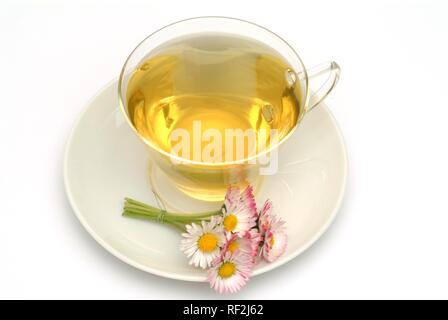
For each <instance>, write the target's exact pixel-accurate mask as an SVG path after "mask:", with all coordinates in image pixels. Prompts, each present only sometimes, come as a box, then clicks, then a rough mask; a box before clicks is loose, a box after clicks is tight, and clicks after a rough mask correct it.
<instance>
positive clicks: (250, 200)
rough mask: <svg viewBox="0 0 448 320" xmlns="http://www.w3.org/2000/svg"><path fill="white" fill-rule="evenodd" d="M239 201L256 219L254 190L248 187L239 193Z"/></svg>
mask: <svg viewBox="0 0 448 320" xmlns="http://www.w3.org/2000/svg"><path fill="white" fill-rule="evenodd" d="M241 201H242V203H243V205H244V206H246V207H247V208H248V209H249V211H250V212H251V215H252V217H253V218H254V219H255V220H256V219H258V212H257V204H256V203H255V196H254V188H253V187H252V186H251V185H249V186H247V188H246V189H244V191H243V192H242V193H241Z"/></svg>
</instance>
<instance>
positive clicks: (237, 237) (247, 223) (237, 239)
mask: <svg viewBox="0 0 448 320" xmlns="http://www.w3.org/2000/svg"><path fill="white" fill-rule="evenodd" d="M123 216H126V217H133V218H141V219H145V220H152V221H157V222H159V223H165V224H168V225H171V226H172V227H174V228H176V229H178V230H179V231H181V232H182V240H181V242H180V250H181V251H182V252H184V253H185V255H186V256H187V257H188V259H189V264H190V265H193V266H195V267H198V268H202V269H206V270H207V273H208V277H207V278H208V281H209V283H210V286H211V287H212V288H213V289H215V290H216V291H218V292H220V293H235V292H237V291H239V290H240V289H241V288H242V287H243V286H244V285H245V284H246V283H247V281H248V280H249V278H250V276H251V274H252V270H253V269H254V267H255V265H256V264H257V263H259V262H260V261H262V260H265V261H266V262H273V261H275V260H276V259H277V258H278V257H280V256H281V255H282V254H283V252H284V251H285V249H286V245H287V234H286V228H285V222H284V221H283V220H282V219H281V218H279V217H278V216H276V215H275V214H274V212H273V205H272V202H271V201H270V200H266V202H265V203H264V205H263V207H262V208H261V210H258V209H257V206H256V203H255V197H254V193H253V188H252V186H248V187H247V188H246V189H244V190H242V191H241V190H240V189H239V188H237V187H229V188H228V190H227V193H226V196H225V199H224V203H223V205H222V207H221V208H220V209H219V210H216V211H211V212H202V213H191V214H180V213H171V212H167V211H166V210H163V209H160V208H156V207H153V206H150V205H147V204H144V203H142V202H139V201H136V200H133V199H130V198H126V199H125V204H124V208H123Z"/></svg>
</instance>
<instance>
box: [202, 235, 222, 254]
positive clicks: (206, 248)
mask: <svg viewBox="0 0 448 320" xmlns="http://www.w3.org/2000/svg"><path fill="white" fill-rule="evenodd" d="M217 246H218V238H216V236H215V235H214V234H211V233H204V234H203V235H202V236H201V237H200V238H199V240H198V247H199V250H201V251H203V252H211V251H213V250H215V249H216V247H217Z"/></svg>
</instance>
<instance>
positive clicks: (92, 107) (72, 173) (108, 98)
mask: <svg viewBox="0 0 448 320" xmlns="http://www.w3.org/2000/svg"><path fill="white" fill-rule="evenodd" d="M146 148H147V147H146V146H145V145H144V144H143V142H141V141H140V140H139V138H138V137H137V136H136V135H135V134H134V132H133V131H132V130H131V128H129V127H128V124H127V122H126V121H125V119H124V117H123V115H122V112H121V110H119V105H118V97H117V82H116V81H113V82H112V83H111V84H109V85H108V86H106V87H105V88H104V89H103V90H101V91H100V92H99V93H98V94H97V95H96V96H95V97H94V98H93V99H92V100H91V101H90V102H89V103H88V104H87V107H86V109H85V110H84V111H83V113H82V114H81V116H80V118H79V119H78V120H77V122H76V124H75V127H74V129H73V132H72V133H71V135H70V138H69V140H68V143H67V149H66V154H65V160H64V179H65V188H66V192H67V196H68V199H69V201H70V204H71V206H72V207H73V210H74V212H75V214H76V216H77V217H78V219H79V220H80V221H81V223H82V225H83V226H84V227H85V228H86V229H87V231H88V232H89V233H90V234H91V235H92V237H93V238H95V240H96V241H98V242H99V243H100V244H101V245H102V246H103V247H104V248H105V249H106V250H108V251H109V252H110V253H112V254H113V255H115V256H116V257H118V258H119V259H121V260H123V261H125V262H127V263H128V264H130V265H132V266H134V267H136V268H139V269H141V270H144V271H147V272H150V273H153V274H156V275H159V276H163V277H168V278H173V279H180V280H188V281H205V280H206V274H205V272H204V271H202V270H201V269H197V268H193V267H190V266H189V265H188V263H187V258H186V257H185V256H184V255H183V254H182V253H181V252H180V250H179V241H180V238H181V237H180V235H179V233H178V232H177V231H175V230H174V229H171V228H170V227H168V226H163V225H159V224H157V223H152V222H146V221H141V220H134V219H130V218H124V217H122V216H121V210H122V205H123V198H124V197H132V198H134V199H137V200H140V201H144V202H147V203H150V204H153V205H156V201H155V199H154V196H153V195H152V193H151V191H150V189H151V186H150V183H151V182H150V181H151V179H149V178H148V165H149V163H150V157H149V153H148V152H147V149H146ZM160 174H161V173H160V172H157V170H156V171H153V177H152V178H153V179H152V181H153V182H154V183H155V184H156V187H159V190H158V192H159V193H163V192H170V191H169V190H170V189H169V188H166V186H164V185H163V177H161V176H159V175H160ZM346 177H347V157H346V149H345V145H344V141H343V138H342V135H341V132H340V131H339V129H338V126H337V124H336V121H335V120H334V118H333V117H332V115H331V113H330V111H329V110H328V109H327V107H326V106H325V105H321V106H319V107H318V108H315V109H314V110H313V111H312V112H310V113H309V114H307V115H305V118H304V119H303V121H302V123H301V124H300V126H299V128H298V129H297V130H296V131H295V133H294V134H293V135H292V136H291V137H290V139H289V140H288V141H287V142H285V143H284V144H283V150H282V151H281V153H280V157H279V173H278V174H276V175H275V176H267V177H266V178H265V180H264V182H263V184H262V185H261V186H260V189H259V192H257V194H256V198H257V201H259V203H260V204H261V202H263V201H264V200H265V199H266V198H270V199H271V200H272V201H273V203H274V206H275V211H276V213H278V214H279V215H281V216H282V217H283V218H284V219H285V220H286V222H287V224H286V226H287V232H288V236H289V243H288V248H287V251H286V252H285V254H284V255H283V256H281V257H280V258H279V259H278V260H277V261H275V262H274V263H271V264H264V263H261V264H259V265H257V267H256V269H255V270H254V275H258V274H261V273H263V272H266V271H269V270H271V269H274V268H276V267H278V266H280V265H282V264H284V263H286V262H288V261H289V260H291V259H293V258H294V257H296V256H298V255H299V254H300V253H302V252H303V251H304V250H306V249H307V248H308V247H310V246H311V244H313V243H314V242H315V241H316V240H317V239H318V238H319V237H320V236H321V235H322V234H323V233H324V232H325V230H326V229H327V228H328V226H329V225H330V224H331V222H332V221H333V219H334V217H335V215H336V213H337V211H338V209H339V206H340V204H341V201H342V198H343V195H344V190H345V184H346ZM158 181H159V182H160V184H159V185H158ZM175 199H176V200H177V202H178V204H179V206H183V205H184V203H185V205H188V206H191V203H188V201H189V200H188V198H186V199H185V198H182V197H180V196H175ZM194 205H197V206H198V209H197V211H202V210H203V209H204V208H210V207H211V206H214V207H216V204H214V203H201V202H196V203H195V204H194Z"/></svg>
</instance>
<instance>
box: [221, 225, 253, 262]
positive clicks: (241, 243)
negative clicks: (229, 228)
mask: <svg viewBox="0 0 448 320" xmlns="http://www.w3.org/2000/svg"><path fill="white" fill-rule="evenodd" d="M252 230H254V229H252ZM252 230H251V231H252ZM251 231H250V232H247V233H246V235H245V236H244V237H243V238H240V237H238V235H236V234H233V235H231V237H230V238H229V239H227V242H226V244H225V246H224V248H223V251H222V252H224V253H227V252H230V253H231V254H236V253H238V254H245V255H247V256H250V257H256V256H257V254H258V248H259V243H260V242H259V238H257V237H256V235H257V234H258V233H257V232H256V230H254V232H253V233H252V232H251Z"/></svg>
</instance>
